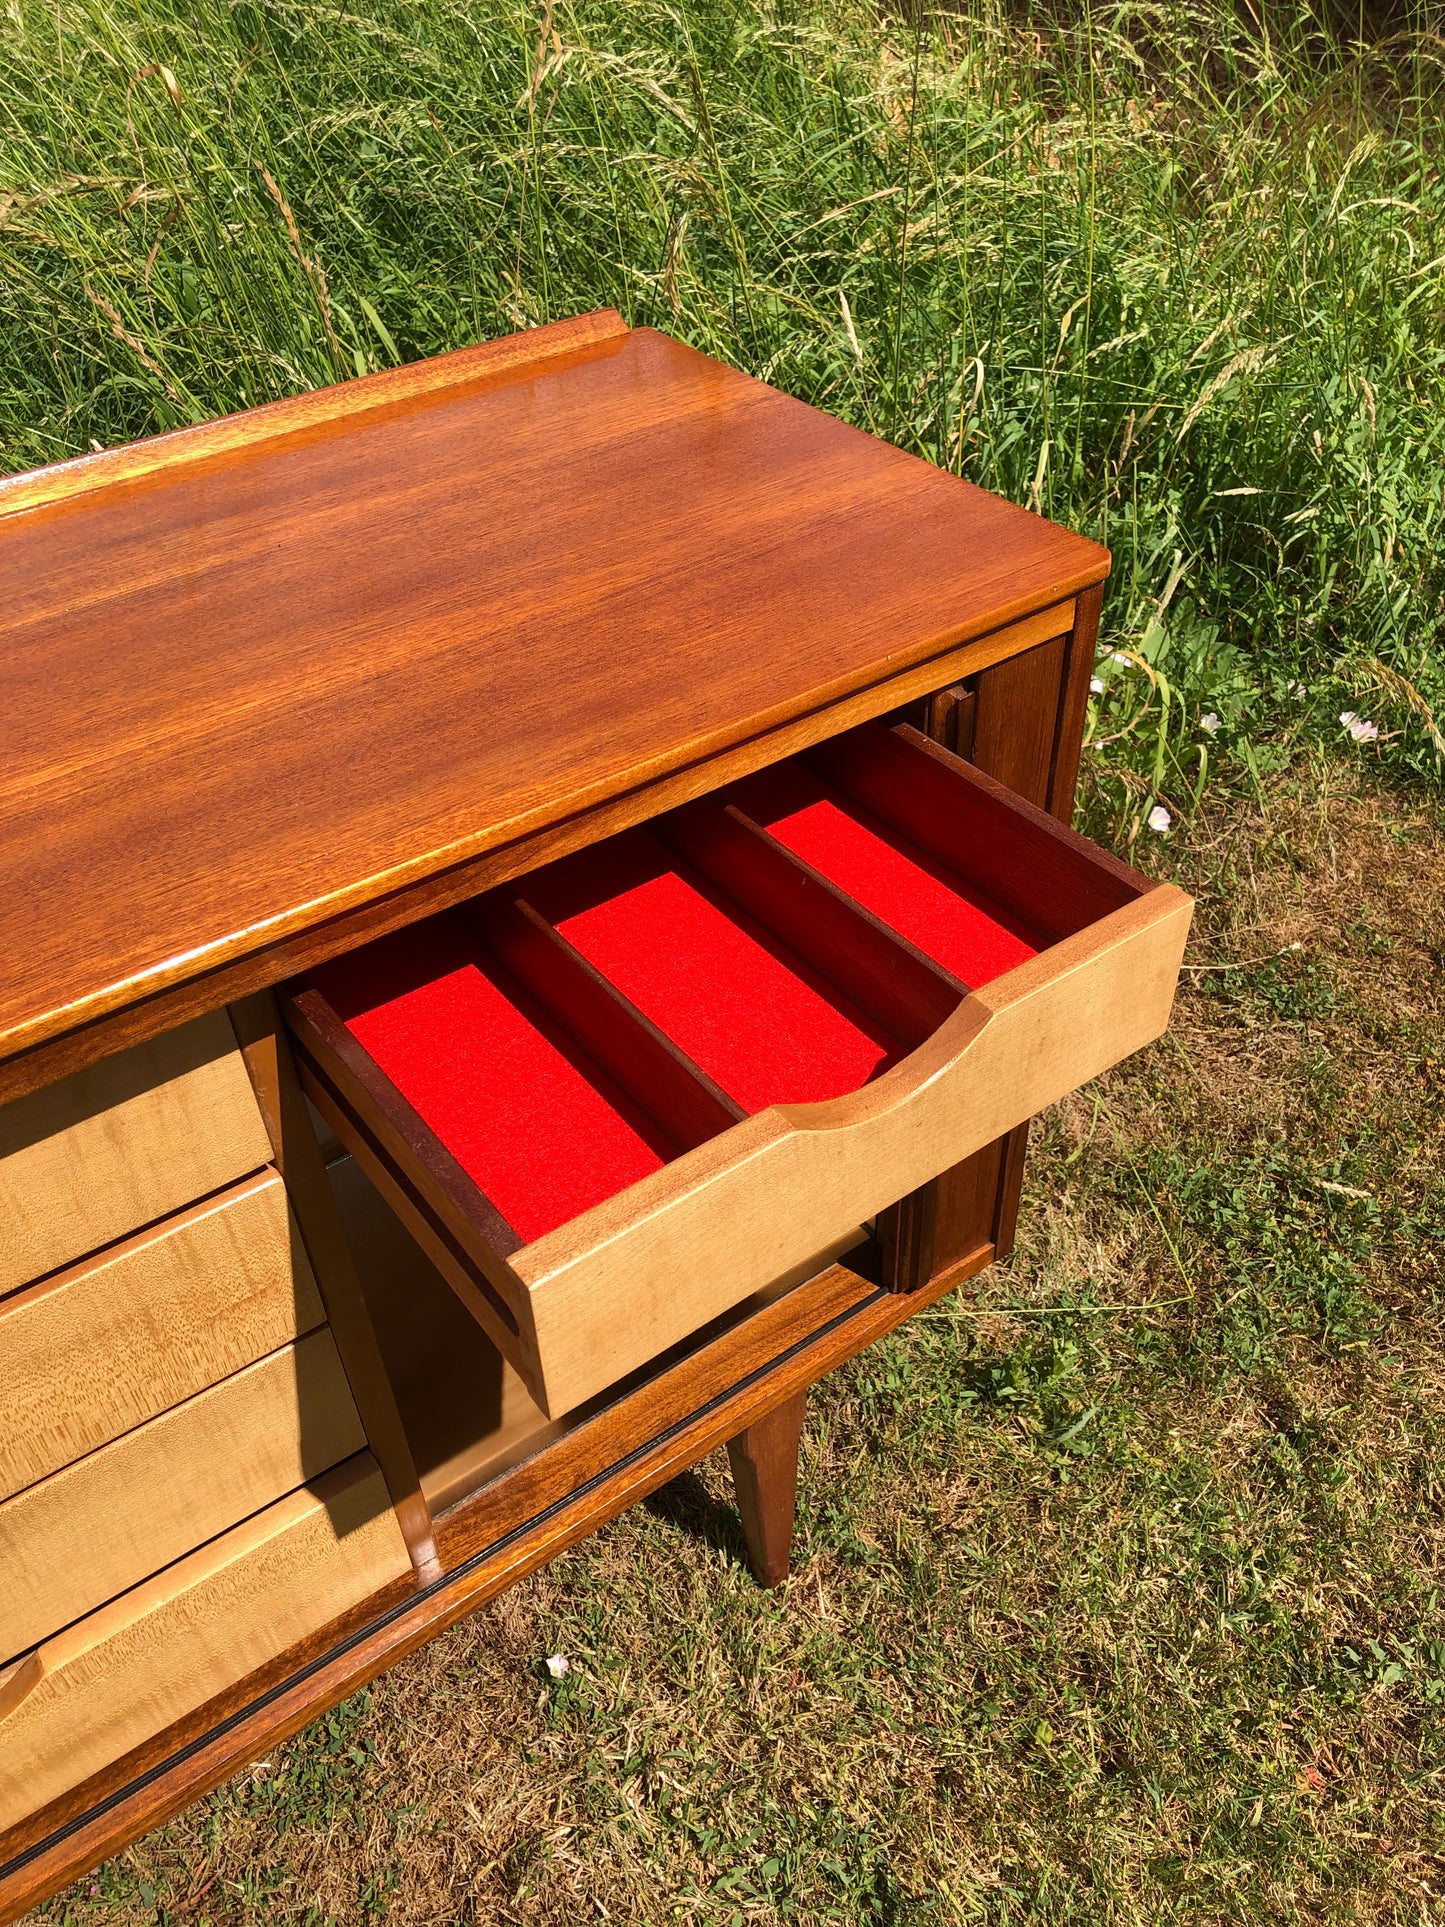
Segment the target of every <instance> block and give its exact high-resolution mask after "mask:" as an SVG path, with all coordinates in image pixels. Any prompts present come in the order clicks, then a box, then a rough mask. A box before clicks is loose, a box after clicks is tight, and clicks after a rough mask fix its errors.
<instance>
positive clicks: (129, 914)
mask: <svg viewBox="0 0 1445 1927" xmlns="http://www.w3.org/2000/svg"><path fill="white" fill-rule="evenodd" d="M343 392H344V391H343ZM192 446H194V445H192ZM96 474H97V485H96V486H94V487H86V488H84V489H82V490H81V491H80V492H79V493H76V494H73V495H71V496H69V497H68V498H66V499H63V500H57V499H47V498H46V496H45V490H44V488H39V489H38V491H33V493H34V495H35V499H33V500H32V501H31V503H30V505H29V506H25V505H24V504H25V501H26V495H25V491H24V489H22V488H17V489H15V490H14V491H13V492H12V494H11V498H10V499H11V500H12V501H13V502H14V503H16V504H17V506H16V508H15V511H14V513H12V514H10V515H8V516H7V517H6V518H5V534H6V541H5V547H4V562H3V570H4V580H3V591H4V592H3V595H0V609H3V611H4V613H3V617H0V634H3V639H4V645H5V646H4V649H3V652H0V665H3V666H0V694H3V700H4V706H5V711H6V715H7V719H8V724H7V726H8V729H9V731H10V738H11V749H10V754H9V757H8V760H7V769H6V774H5V778H4V782H3V784H0V797H3V807H4V809H5V813H6V818H7V824H8V827H9V831H10V834H9V836H8V837H7V841H6V848H5V855H4V860H3V865H0V883H3V889H0V947H3V949H4V952H5V954H6V956H7V958H9V959H12V960H13V967H12V968H11V969H9V970H8V971H7V975H6V979H5V983H4V985H3V988H0V1052H3V1053H4V1054H7V1055H11V1054H15V1053H18V1052H21V1051H24V1050H26V1049H28V1048H29V1047H30V1046H32V1045H35V1044H39V1043H40V1042H42V1041H44V1040H45V1039H47V1038H53V1037H56V1036H59V1035H60V1034H62V1033H66V1032H70V1031H74V1030H78V1029H79V1027H80V1026H82V1025H84V1024H86V1023H88V1022H89V1021H90V1020H91V1019H93V1018H96V1017H98V1016H100V1015H101V1014H103V1013H105V1012H109V1011H114V1010H116V1009H118V1008H121V1007H124V1006H137V1005H139V1004H140V1003H141V1002H142V1001H143V1000H145V999H147V998H150V997H151V996H152V995H153V994H154V993H156V992H159V991H160V990H162V989H163V988H166V987H167V986H174V985H177V984H180V983H189V982H193V981H195V980H197V979H199V978H201V977H204V976H206V975H207V974H208V973H212V972H214V971H215V970H216V969H217V967H218V966H221V965H223V964H229V963H232V962H234V961H235V960H237V959H239V958H242V957H247V956H251V955H254V954H255V953H258V952H260V951H263V950H267V949H269V948H270V947H271V946H273V945H275V944H277V943H279V942H280V941H282V940H284V939H285V938H287V937H290V936H293V935H295V934H296V933H297V932H298V931H301V930H311V929H314V928H315V926H316V925H317V924H319V923H321V922H323V921H326V920H328V919H335V918H337V917H338V916H339V915H341V914H342V913H344V912H348V911H352V910H355V909H357V908H358V907H361V906H365V905H369V904H372V903H374V902H375V901H376V900H377V899H379V898H382V897H384V896H387V895H389V894H391V893H394V892H396V891H398V890H400V889H402V888H403V887H404V886H409V885H412V884H415V883H418V882H420V881H423V880H425V879H427V878H431V877H434V876H436V875H437V874H438V873H439V872H441V871H444V870H447V869H449V868H452V867H454V866H457V865H460V864H461V863H463V862H465V861H467V860H468V859H470V858H474V857H476V856H478V855H480V854H482V853H483V852H486V851H490V850H495V849H498V848H500V847H502V846H504V845H507V844H510V843H514V842H516V841H517V840H518V839H520V838H522V837H523V836H526V835H529V834H531V833H533V832H535V831H538V830H540V829H543V828H545V827H546V826H549V825H555V824H558V823H561V822H563V821H564V820H566V819H568V818H571V817H575V816H577V815H578V814H579V813H581V812H583V811H585V810H588V809H591V808H593V807H594V806H596V805H598V804H600V803H602V802H603V801H605V800H607V799H611V798H617V797H619V796H622V795H624V794H627V793H629V792H633V791H637V790H639V789H641V788H642V787H643V786H644V785H646V784H649V783H651V782H654V781H655V780H657V779H658V778H660V777H661V776H663V775H665V774H667V773H669V772H675V771H680V770H683V769H685V768H687V767H689V766H695V765H697V764H698V763H700V762H702V761H704V760H706V759H708V758H710V757H714V756H716V755H718V754H720V753H721V752H723V751H724V750H726V749H728V748H730V747H732V746H736V745H738V744H742V743H746V742H750V741H752V740H754V739H756V738H758V737H760V736H762V735H764V734H766V733H768V732H770V731H773V730H776V729H777V728H779V727H780V726H782V725H783V724H785V723H788V722H790V721H792V720H795V719H798V718H802V717H806V716H810V715H813V714H814V713H816V712H819V711H821V710H823V709H824V708H826V707H828V706H830V705H834V704H836V703H838V702H839V701H840V700H842V699H844V698H846V697H848V696H850V695H852V694H854V693H856V692H859V691H862V690H867V689H873V690H877V689H878V688H879V685H880V684H881V683H883V682H884V681H888V682H890V683H891V682H893V681H896V679H897V678H898V677H899V676H901V675H902V674H903V673H904V672H907V671H911V670H913V669H915V668H917V667H919V666H920V665H922V664H925V663H929V662H931V661H933V660H935V659H940V658H942V657H943V656H944V655H946V654H947V653H948V652H949V651H952V650H955V649H956V648H958V647H959V646H960V645H963V644H966V643H968V642H969V641H971V640H973V639H974V638H976V637H982V636H985V635H987V634H988V633H989V632H990V631H993V630H996V629H998V628H1000V627H1002V626H1004V625H1006V624H1009V623H1012V622H1014V621H1016V620H1018V619H1022V618H1026V617H1030V616H1032V615H1033V614H1034V613H1035V612H1036V611H1040V610H1043V609H1045V608H1047V607H1049V606H1051V605H1055V604H1058V603H1061V602H1063V601H1064V600H1066V599H1067V598H1071V597H1072V596H1074V595H1075V594H1076V593H1077V592H1078V591H1079V590H1080V589H1083V588H1086V587H1088V586H1089V585H1090V584H1091V583H1094V582H1097V581H1099V580H1101V579H1102V578H1103V576H1104V575H1105V574H1106V572H1107V567H1108V559H1107V556H1106V554H1105V552H1104V551H1103V550H1102V549H1099V548H1098V547H1096V546H1095V545H1094V544H1092V543H1090V542H1087V541H1085V540H1083V539H1082V538H1080V537H1078V536H1075V535H1072V534H1070V533H1068V532H1066V531H1064V530H1061V529H1057V528H1054V527H1052V526H1051V525H1050V524H1048V523H1046V522H1043V521H1041V520H1040V519H1039V518H1038V517H1037V516H1031V515H1028V514H1027V513H1025V512H1024V511H1023V510H1020V509H1018V508H1016V507H1014V506H1012V505H1010V504H1008V503H1005V502H1002V501H1000V500H998V499H997V498H994V497H991V496H988V495H986V494H984V493H983V492H982V491H981V490H978V489H975V488H973V487H972V486H971V485H969V484H968V483H965V482H962V481H960V480H958V479H957V478H955V477H952V476H949V475H946V474H943V473H942V472H940V471H939V470H937V469H934V468H931V467H929V466H928V465H927V464H926V463H924V462H921V461H918V460H917V459H915V458H914V457H912V456H909V455H906V454H904V453H903V452H901V451H900V450H897V449H894V448H892V447H889V446H887V445H885V444H883V443H881V442H877V441H874V440H872V439H871V438H869V437H867V436H865V435H862V434H860V433H859V432H858V431H857V430H854V429H851V428H849V427H847V426H845V425H844V424H842V423H839V422H837V421H835V420H833V419H831V418H830V417H828V416H826V415H824V414H822V413H820V412H818V411H817V410H814V409H811V408H809V407H807V406H805V405H804V404H803V403H801V402H797V401H794V400H791V399H789V398H788V397H786V396H783V395H780V394H778V393H776V392H775V391H773V390H771V389H769V388H767V387H765V386H764V385H763V384H761V383H758V382H755V381H752V380H750V379H749V378H748V377H747V376H745V375H742V374H740V373H738V372H737V371H736V370H734V369H730V368H725V367H723V366H721V365H720V364H718V363H716V362H713V361H710V360H709V359H708V358H707V357H705V356H703V355H699V354H697V353H695V352H694V351H692V350H691V349H688V348H686V347H684V346H682V345H681V344H680V343H677V342H674V341H671V340H669V339H667V338H666V337H664V336H661V335H657V334H654V333H652V332H650V331H649V330H647V329H637V330H634V331H632V332H631V333H627V334H621V335H618V334H615V333H607V334H605V335H604V337H603V338H600V339H597V340H595V341H594V342H593V343H592V345H591V346H589V347H587V348H585V349H582V350H577V351H574V352H570V353H563V354H558V355H555V356H551V357H548V358H545V359H542V360H537V359H535V358H524V359H522V360H520V361H517V362H515V363H514V364H513V365H512V366H511V367H510V368H508V369H507V370H505V372H503V373H492V374H488V373H486V372H480V373H479V372H476V371H474V370H472V371H468V369H467V367H466V365H464V366H463V367H462V368H461V369H459V370H458V373H457V379H456V380H455V381H454V382H448V383H446V384H445V385H440V386H434V387H432V388H430V390H429V391H428V392H426V393H419V394H414V395H412V396H411V397H410V398H408V399H398V400H396V401H395V402H394V403H389V404H388V405H387V406H386V407H384V408H379V409H372V408H364V409H363V410H361V412H353V413H348V414H339V415H337V417H336V418H335V419H334V420H330V421H326V422H322V421H318V422H317V424H316V425H314V426H311V427H307V428H305V429H300V430H298V431H297V432H294V433H287V434H284V435H281V436H279V437H278V436H269V435H268V436H263V437H261V438H259V439H254V440H246V439H245V437H242V438H241V440H240V442H239V443H237V444H236V445H223V438H221V439H218V440H217V441H216V445H215V449H214V452H203V453H198V454H197V453H192V454H188V455H187V457H186V459H184V460H179V461H176V462H174V463H167V464H166V465H164V466H161V467H159V468H153V469H151V470H150V471H149V472H147V473H135V474H131V475H128V476H126V477H123V478H121V479H114V480H106V479H105V477H104V475H103V473H102V471H101V470H100V469H97V471H96ZM479 504H482V505H495V511H496V512H493V513H487V512H485V507H484V508H483V510H482V512H479ZM724 553H725V554H726V556H727V566H726V568H725V569H720V568H719V567H718V566H717V557H718V556H719V555H720V554H724ZM900 554H906V555H907V558H908V566H907V567H906V568H900V567H899V565H898V558H899V556H900ZM538 557H545V558H546V561H545V566H544V567H538V566H537V558H538ZM760 636H766V637H767V638H768V644H767V647H766V648H759V647H758V646H757V639H758V638H759V637H760ZM942 679H943V680H948V679H949V677H948V675H947V673H945V674H944V676H943V678H942ZM934 686H937V683H936V681H935V683H934ZM558 689H565V690H567V692H568V701H567V703H566V704H565V706H564V707H563V708H562V709H560V710H559V708H558V705H557V703H556V701H555V699H554V692H555V691H556V690H558ZM919 693H922V692H921V691H920V692H919ZM901 699H902V698H901V697H899V698H898V700H901ZM889 706H890V702H889V699H888V698H887V697H886V696H882V697H880V698H878V699H877V701H876V705H875V713H876V709H877V708H886V707H889ZM834 726H836V725H834ZM319 744H324V745H325V746H326V752H325V754H323V755H318V753H317V745H319ZM180 875H184V876H186V877H187V878H188V879H189V880H190V882H191V886H192V887H190V888H188V889H187V890H185V891H181V890H177V889H176V887H175V879H176V878H177V876H180ZM472 887H473V888H475V887H476V885H475V884H473V885H472ZM222 994H234V993H233V992H232V991H231V989H230V986H227V987H226V989H225V990H224V991H223V993H222ZM213 1001H215V999H213Z"/></svg>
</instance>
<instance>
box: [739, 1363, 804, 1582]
mask: <svg viewBox="0 0 1445 1927" xmlns="http://www.w3.org/2000/svg"><path fill="white" fill-rule="evenodd" d="M807 1412H808V1395H807V1393H806V1392H797V1393H795V1394H794V1396H793V1397H792V1398H790V1399H785V1400H784V1402H783V1403H782V1404H781V1405H777V1406H774V1408H773V1410H772V1411H771V1412H764V1413H763V1415H762V1417H761V1418H756V1419H754V1420H753V1422H752V1424H751V1425H749V1426H748V1427H747V1428H746V1429H745V1430H744V1431H741V1432H739V1433H738V1434H737V1436H736V1437H735V1438H730V1439H729V1440H728V1464H729V1465H730V1466H731V1467H732V1475H733V1484H734V1486H735V1487H736V1489H737V1495H738V1511H739V1513H740V1514H741V1515H742V1522H743V1537H744V1539H745V1540H746V1541H747V1548H748V1564H749V1565H750V1566H751V1567H752V1570H753V1577H754V1579H756V1580H757V1582H758V1584H759V1585H760V1586H781V1585H782V1583H783V1581H784V1580H785V1579H786V1578H787V1576H788V1567H789V1564H790V1561H791V1558H792V1548H793V1513H794V1510H795V1508H796V1506H797V1499H798V1442H799V1440H800V1439H801V1438H802V1436H803V1421H804V1419H805V1418H806V1417H807Z"/></svg>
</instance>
